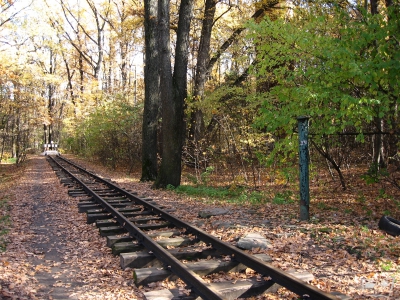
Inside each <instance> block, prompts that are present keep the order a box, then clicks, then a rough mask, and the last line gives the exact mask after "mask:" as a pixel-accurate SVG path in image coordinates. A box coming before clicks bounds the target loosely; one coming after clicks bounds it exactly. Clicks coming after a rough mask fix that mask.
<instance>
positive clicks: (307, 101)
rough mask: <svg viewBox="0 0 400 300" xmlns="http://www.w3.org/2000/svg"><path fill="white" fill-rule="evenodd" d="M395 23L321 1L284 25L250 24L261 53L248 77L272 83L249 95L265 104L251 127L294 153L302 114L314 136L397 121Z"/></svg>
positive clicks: (397, 86) (397, 54)
mask: <svg viewBox="0 0 400 300" xmlns="http://www.w3.org/2000/svg"><path fill="white" fill-rule="evenodd" d="M358 13H360V14H361V12H358ZM388 20H390V21H388ZM397 26H399V20H398V19H395V18H389V19H386V18H385V17H384V16H382V15H374V16H372V15H369V14H363V15H362V16H361V17H360V18H358V19H355V18H352V16H351V15H349V14H348V12H347V11H346V9H341V8H340V7H332V8H330V9H328V8H327V7H325V6H324V5H323V4H320V5H319V6H318V3H317V5H316V6H315V7H312V8H309V7H307V8H298V9H297V10H296V11H295V13H294V17H293V18H292V19H290V20H289V22H287V21H285V20H276V21H271V20H268V19H266V20H264V21H262V22H260V23H258V24H256V23H251V24H249V29H250V30H251V31H252V33H251V34H250V38H252V39H253V40H254V41H255V44H256V45H257V49H256V50H257V53H258V64H257V65H256V66H255V67H254V68H253V69H252V71H253V74H254V75H255V76H256V77H257V78H259V79H260V82H261V81H262V80H267V81H268V80H269V81H270V82H271V81H273V83H274V85H273V87H272V88H270V89H262V88H259V89H258V90H257V92H256V93H255V94H253V95H251V97H249V99H251V101H257V102H258V103H261V104H262V107H261V109H260V110H259V115H258V118H257V120H256V121H255V124H256V126H258V127H261V128H265V129H266V130H267V132H271V133H273V134H276V135H277V133H278V132H279V134H278V135H280V136H281V137H284V138H281V139H278V140H277V147H279V148H282V149H286V150H287V151H293V150H294V147H297V146H296V145H297V144H296V143H295V142H294V140H292V137H293V127H294V125H295V122H296V120H295V117H297V116H299V115H310V116H311V117H312V127H311V128H310V130H311V131H312V132H314V133H316V134H318V135H327V134H335V133H338V132H341V131H343V130H345V129H346V128H349V127H352V128H353V131H354V130H355V131H356V132H360V133H361V132H363V130H364V129H365V128H366V126H369V125H370V124H372V125H373V121H374V119H375V118H380V119H382V118H383V119H392V118H394V117H395V116H396V114H397V111H396V109H395V108H394V107H395V106H396V105H395V103H396V102H397V99H398V95H399V94H400V89H399V83H398V82H399V79H400V78H399V76H400V75H399V74H400V72H399V70H400V69H399V64H400V61H399V50H400V49H399V44H398V43H396V42H395V39H394V38H391V37H392V36H395V35H396V29H395V28H398V27H397ZM264 86H265V84H264ZM282 133H283V134H282Z"/></svg>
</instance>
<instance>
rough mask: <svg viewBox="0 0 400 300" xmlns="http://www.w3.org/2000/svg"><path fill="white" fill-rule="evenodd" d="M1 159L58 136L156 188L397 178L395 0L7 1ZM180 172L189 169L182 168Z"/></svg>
mask: <svg viewBox="0 0 400 300" xmlns="http://www.w3.org/2000/svg"><path fill="white" fill-rule="evenodd" d="M0 13H1V22H0V26H1V27H0V29H1V30H0V33H1V40H0V49H1V51H0V68H1V73H0V84H1V94H0V97H1V102H0V117H1V119H0V120H1V123H0V142H1V152H0V159H1V160H2V161H7V160H13V161H15V162H16V163H17V164H18V163H21V162H23V161H24V159H25V158H26V155H27V154H30V153H40V152H43V151H44V150H45V149H46V148H49V147H52V145H53V148H54V145H57V147H58V148H57V150H59V151H60V152H61V153H74V154H77V155H80V156H83V157H87V158H90V159H92V160H97V161H100V162H101V163H102V164H104V165H107V166H109V167H111V168H114V169H123V170H124V171H126V172H127V173H131V172H140V173H141V174H140V177H141V180H142V181H154V186H155V187H163V188H165V187H167V188H176V187H178V186H180V185H181V183H182V182H187V181H190V182H192V183H195V184H207V183H208V182H209V178H210V177H212V176H214V177H215V178H219V179H218V180H217V181H218V182H223V184H225V185H227V186H244V187H247V188H249V189H250V190H252V191H253V190H254V191H257V190H258V189H260V188H261V187H262V186H265V184H266V182H267V183H268V182H278V183H281V184H288V183H293V182H295V181H296V180H297V173H298V134H297V117H299V116H308V117H309V118H310V121H309V122H310V123H309V130H310V133H309V138H310V150H309V151H310V167H311V169H312V170H314V171H315V170H325V171H326V172H329V174H330V175H331V177H332V180H334V181H336V182H337V183H338V185H340V187H341V188H342V189H344V190H345V189H346V188H347V184H348V183H347V181H348V177H349V176H351V175H352V174H356V173H357V172H359V170H360V169H359V168H360V167H361V169H362V170H363V175H362V176H363V178H364V180H365V181H366V182H376V181H380V180H386V181H389V182H390V183H391V184H392V185H393V186H395V187H396V188H400V182H399V181H398V179H397V177H396V176H397V175H396V171H397V170H398V167H399V159H400V158H399V156H398V142H399V141H398V130H399V120H398V118H399V116H398V100H399V82H400V80H399V77H400V51H399V50H400V49H399V48H400V43H399V32H400V21H399V20H400V10H399V2H398V1H397V0H393V1H392V0H386V1H385V2H383V1H377V0H371V1H368V0H365V1H345V0H333V1H331V0H329V1H327V0H313V1H303V0H295V1H279V0H262V1H240V0H236V1H230V0H229V1H225V0H223V1H215V0H206V1H192V0H182V1H181V2H180V3H179V2H177V1H163V0H159V1H155V0H143V1H135V0H98V1H95V0H68V1H67V0H57V1H48V0H31V1H22V0H14V1H13V0H3V1H2V2H1V12H0ZM185 172H186V173H185Z"/></svg>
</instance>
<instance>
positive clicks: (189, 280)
mask: <svg viewBox="0 0 400 300" xmlns="http://www.w3.org/2000/svg"><path fill="white" fill-rule="evenodd" d="M51 159H53V161H54V162H55V163H56V164H57V165H58V166H59V167H60V168H62V169H63V170H64V172H66V173H67V174H68V175H69V176H71V177H72V178H73V179H74V180H75V181H77V182H78V183H79V185H81V186H82V188H83V190H84V191H85V192H86V193H88V194H89V195H91V196H92V197H93V198H94V200H95V201H96V202H98V203H99V204H100V205H102V206H103V207H104V209H106V210H107V211H108V212H109V213H110V214H111V215H112V216H113V217H114V218H116V219H117V221H118V222H119V223H120V224H121V225H122V226H123V227H124V228H125V229H126V230H127V231H128V232H129V233H130V234H131V235H132V236H133V237H135V238H136V239H137V240H138V241H139V242H140V243H142V244H143V245H144V247H145V248H146V249H147V250H150V251H152V252H153V254H154V256H156V257H157V258H158V259H159V260H160V261H162V262H164V264H165V267H166V268H167V269H169V270H171V272H172V273H174V274H176V275H177V276H178V277H179V278H181V279H182V280H183V281H184V282H185V283H186V284H187V285H188V286H189V287H190V288H192V289H193V290H194V291H195V292H196V293H197V294H198V295H199V296H201V297H203V298H204V299H210V300H223V299H224V297H223V295H221V294H220V293H219V292H218V291H217V290H215V289H214V288H213V287H212V286H210V285H209V284H208V283H206V282H205V281H204V280H203V279H202V278H201V277H200V276H199V275H197V274H196V273H195V272H193V271H192V270H190V269H189V268H188V267H187V266H186V265H185V264H183V263H182V262H180V261H179V260H178V259H176V258H175V257H174V256H173V255H172V254H170V253H169V252H168V251H167V250H166V249H164V248H162V247H161V246H160V245H158V244H157V243H156V242H154V241H153V239H152V238H150V237H149V236H148V235H147V234H145V233H144V232H143V231H142V230H140V229H139V228H138V227H137V226H135V225H134V224H133V223H132V222H131V221H129V219H128V218H126V217H125V216H124V215H123V214H122V213H120V212H118V211H117V210H115V209H114V207H113V206H112V205H111V204H109V203H108V202H107V201H105V200H104V199H102V197H100V196H99V195H98V194H97V193H96V192H94V191H93V190H92V189H90V188H89V187H88V186H87V185H86V184H85V183H84V182H83V181H81V180H80V179H79V178H77V177H76V176H74V175H73V174H72V173H71V172H69V171H68V170H67V169H66V168H64V167H63V166H62V165H61V164H59V163H58V162H57V161H56V160H54V158H53V157H51ZM85 172H87V171H85ZM87 173H90V172H87ZM91 176H93V174H91ZM97 177H98V176H96V179H97ZM101 181H103V182H104V183H107V184H110V187H112V188H113V189H114V188H115V187H116V186H115V185H113V184H111V183H109V182H108V181H104V180H103V179H101ZM116 190H121V191H123V190H122V189H120V188H118V189H116ZM129 195H131V196H133V195H132V194H130V193H129ZM134 198H136V197H134Z"/></svg>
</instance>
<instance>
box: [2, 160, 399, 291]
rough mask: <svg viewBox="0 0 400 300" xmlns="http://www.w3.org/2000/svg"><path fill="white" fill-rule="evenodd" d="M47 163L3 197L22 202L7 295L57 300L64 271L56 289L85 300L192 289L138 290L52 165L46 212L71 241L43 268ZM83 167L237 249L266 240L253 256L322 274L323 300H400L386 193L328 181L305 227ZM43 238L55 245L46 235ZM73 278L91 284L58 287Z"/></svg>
mask: <svg viewBox="0 0 400 300" xmlns="http://www.w3.org/2000/svg"><path fill="white" fill-rule="evenodd" d="M38 159H39V160H40V159H43V158H37V157H33V158H32V159H30V160H29V161H28V163H27V165H26V171H25V173H24V175H23V176H22V177H21V178H19V179H18V177H16V179H15V180H14V181H13V189H12V190H10V189H4V188H3V189H2V190H1V195H2V197H3V196H4V195H6V194H7V197H10V199H12V200H11V201H10V207H11V209H10V214H11V220H12V222H11V223H12V225H11V226H12V229H11V230H10V232H9V233H8V235H7V239H8V240H9V244H8V246H7V250H6V251H5V252H3V253H1V254H0V295H2V296H3V297H8V298H9V299H42V298H41V297H42V296H43V295H44V294H43V291H44V292H46V291H47V292H48V294H47V296H48V297H49V298H48V299H51V298H50V297H51V289H48V288H47V289H46V288H43V287H42V286H40V283H39V281H38V279H37V276H36V275H37V274H38V272H45V271H46V270H47V271H49V268H51V267H54V266H58V267H60V268H59V269H57V270H58V272H56V273H54V274H51V276H53V277H54V279H56V281H55V283H54V284H55V287H64V288H66V289H67V290H68V291H69V292H70V295H71V297H75V298H76V299H143V294H142V293H143V292H144V291H148V290H153V289H164V288H171V287H178V288H180V289H181V290H184V289H185V285H184V283H183V282H180V281H178V282H170V281H164V282H159V283H155V284H152V285H151V286H146V287H135V286H134V284H133V279H132V270H129V269H128V270H125V271H123V270H121V269H120V267H119V259H118V258H117V257H114V256H112V255H111V251H110V249H109V248H107V247H106V243H105V240H104V238H101V237H100V236H99V234H98V231H97V229H96V228H95V227H93V226H92V225H88V224H86V220H85V216H84V215H83V214H79V213H78V210H77V201H78V200H79V199H77V198H69V197H68V196H67V189H66V188H65V187H63V186H62V185H61V184H60V183H59V182H58V180H57V178H56V177H55V175H54V172H52V170H51V168H50V167H49V166H48V165H43V166H42V167H44V168H45V171H42V173H43V174H42V177H43V182H42V183H43V190H44V191H46V193H44V194H43V196H42V198H41V199H39V200H40V201H42V202H44V203H45V206H44V207H46V209H47V210H48V213H49V214H48V215H49V216H51V218H49V219H48V221H49V222H53V224H54V222H55V221H57V228H55V230H58V231H57V232H56V234H57V235H58V236H59V237H62V243H61V244H62V245H54V247H55V248H57V249H58V250H59V251H63V253H60V257H61V258H62V259H61V261H60V262H54V261H46V260H44V261H43V262H42V263H40V264H37V265H34V264H33V263H32V261H33V260H32V258H35V261H37V260H39V261H40V259H42V260H43V258H44V254H43V253H40V251H39V252H38V251H36V253H35V251H34V250H33V249H31V248H30V242H31V241H32V240H33V239H35V238H37V235H35V234H34V230H32V228H31V226H32V225H31V224H32V219H33V218H34V214H35V211H34V210H33V207H34V205H35V203H37V201H39V200H38V199H32V198H31V197H30V195H31V194H32V191H31V190H30V185H31V183H32V178H31V177H30V173H31V172H33V171H34V168H37V163H38V161H37V160H38ZM74 159H76V160H77V161H79V163H80V164H82V165H84V166H85V167H87V168H88V169H90V170H92V171H94V172H95V173H97V174H99V175H101V176H103V177H105V178H112V180H113V181H115V182H117V183H118V184H119V185H120V186H121V187H124V188H127V189H130V190H133V191H135V192H137V193H139V195H142V196H145V197H149V198H153V199H154V200H156V201H157V202H158V203H160V204H162V205H163V206H165V207H167V208H174V209H175V211H174V212H173V214H175V215H176V216H178V217H179V218H182V219H183V220H185V221H187V222H190V223H193V224H194V225H196V226H199V227H200V228H202V229H203V230H206V231H207V232H209V233H212V234H214V235H215V236H218V237H219V238H221V239H222V240H225V241H227V242H229V243H232V244H234V245H235V244H236V242H237V241H238V239H239V238H240V237H242V236H244V235H246V234H247V233H250V232H252V233H259V234H261V235H263V236H264V237H265V238H266V239H267V240H269V242H270V246H269V247H268V248H267V249H253V253H265V254H268V255H269V256H270V257H271V258H272V264H273V265H274V266H276V267H278V268H280V269H282V270H284V271H307V272H310V273H312V274H313V276H314V279H313V280H312V281H311V284H313V285H315V286H316V287H318V288H320V289H322V290H325V291H339V292H342V293H344V294H346V295H348V296H351V297H352V298H353V299H376V298H384V299H399V298H400V258H399V257H400V245H399V242H398V238H397V237H392V236H390V235H387V234H386V233H384V232H382V231H381V230H379V228H378V226H377V224H378V220H379V218H380V216H381V215H382V214H383V213H384V212H385V211H391V212H392V213H393V214H394V217H396V218H399V217H400V213H399V212H398V207H396V206H395V205H393V201H391V199H393V197H398V196H399V195H398V192H396V191H395V190H391V189H390V187H389V186H387V187H385V191H386V193H387V194H389V193H390V192H391V193H392V196H391V197H392V198H389V197H387V198H382V197H379V193H380V192H379V190H380V189H381V187H379V188H377V187H376V186H375V187H374V186H371V185H365V184H364V183H363V182H362V181H359V180H356V179H354V181H355V182H354V183H353V185H351V186H350V188H348V189H347V190H346V191H342V190H338V189H336V188H335V187H334V185H335V183H331V182H330V181H329V178H328V177H326V178H325V179H324V177H323V176H320V177H319V179H318V182H317V183H315V182H314V183H312V190H311V193H312V202H311V205H310V210H311V211H310V215H311V219H310V221H309V222H304V221H298V219H297V214H298V205H297V204H296V203H292V204H286V205H280V204H274V203H272V202H266V203H263V204H262V205H249V204H240V205H239V204H232V203H227V202H219V201H215V200H213V201H210V200H209V199H204V197H201V198H200V197H197V198H194V197H188V196H185V195H184V194H179V195H177V194H175V193H174V192H173V191H168V190H154V189H152V188H151V183H141V182H139V177H138V176H134V175H131V176H127V175H126V174H125V173H124V172H116V171H110V170H109V169H107V168H105V167H102V166H100V165H98V164H94V163H89V162H87V161H84V160H80V159H77V158H76V157H74ZM35 161H36V164H35V163H34V162H35ZM46 164H47V163H46ZM268 188H271V189H272V188H279V187H271V186H269V187H268ZM380 194H382V193H380ZM194 207H195V208H196V209H193V208H194ZM220 207H223V208H225V209H227V210H228V213H226V214H224V215H217V216H212V217H210V218H208V219H203V218H200V217H199V216H198V212H199V211H201V210H205V209H210V208H220ZM40 238H41V239H43V241H44V242H45V240H46V235H42V236H40ZM67 275H69V276H75V278H76V279H78V280H79V281H81V282H82V284H81V285H80V286H73V287H72V286H69V285H68V283H67V282H63V281H62V280H58V278H64V279H65V278H66V276H67ZM243 276H245V277H246V275H244V274H241V273H237V274H236V273H232V274H229V275H228V278H229V279H235V278H236V279H240V278H243ZM67 277H68V276H67ZM57 280H58V281H57ZM209 280H212V278H209ZM215 280H221V279H215ZM41 293H42V294H41ZM8 298H5V299H8ZM257 299H295V296H294V295H293V294H292V293H290V292H288V291H287V290H285V289H280V290H278V292H277V293H276V294H269V295H264V296H263V297H258V298H257Z"/></svg>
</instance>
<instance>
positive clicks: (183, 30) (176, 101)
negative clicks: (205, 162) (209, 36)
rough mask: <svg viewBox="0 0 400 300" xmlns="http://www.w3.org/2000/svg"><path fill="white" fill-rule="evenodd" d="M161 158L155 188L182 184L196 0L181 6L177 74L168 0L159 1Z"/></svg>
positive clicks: (190, 0)
mask: <svg viewBox="0 0 400 300" xmlns="http://www.w3.org/2000/svg"><path fill="white" fill-rule="evenodd" d="M159 3H162V4H160V7H159V13H160V14H159V17H160V19H159V20H160V30H159V32H160V41H161V45H160V48H161V51H162V53H161V64H160V65H161V69H162V70H161V84H160V86H161V99H162V106H163V110H162V135H163V144H162V147H163V149H162V161H161V167H160V172H159V174H158V177H157V180H156V182H155V187H157V188H163V187H166V186H168V185H173V186H179V185H180V180H181V171H182V146H183V142H184V139H185V122H184V108H185V107H184V103H185V99H186V97H187V64H188V56H189V31H190V23H191V19H192V9H193V0H182V1H181V5H180V8H179V21H178V31H177V42H176V49H175V66H174V75H173V77H172V75H171V60H170V51H169V49H170V47H169V44H170V41H169V1H168V0H160V2H159Z"/></svg>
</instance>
